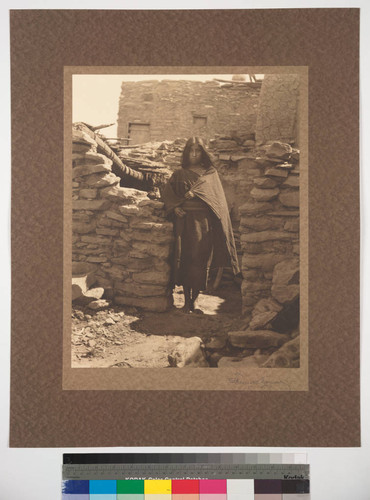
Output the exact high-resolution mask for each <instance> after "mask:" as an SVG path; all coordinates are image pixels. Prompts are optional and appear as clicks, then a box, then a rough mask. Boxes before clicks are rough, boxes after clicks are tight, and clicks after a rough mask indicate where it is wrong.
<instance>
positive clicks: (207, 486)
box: [199, 479, 227, 495]
mask: <svg viewBox="0 0 370 500" xmlns="http://www.w3.org/2000/svg"><path fill="white" fill-rule="evenodd" d="M199 493H200V494H203V493H208V494H209V493H214V494H218V495H220V494H226V493H227V480H226V479H201V480H200V481H199Z"/></svg>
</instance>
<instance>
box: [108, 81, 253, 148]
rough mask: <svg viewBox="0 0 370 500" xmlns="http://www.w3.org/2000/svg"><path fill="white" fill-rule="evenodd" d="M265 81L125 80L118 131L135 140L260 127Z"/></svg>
mask: <svg viewBox="0 0 370 500" xmlns="http://www.w3.org/2000/svg"><path fill="white" fill-rule="evenodd" d="M260 89H261V82H240V81H239V82H238V81H234V82H232V83H231V82H230V83H226V84H225V83H223V82H220V81H215V80H209V81H206V82H198V81H191V80H160V81H159V80H149V81H148V80H147V81H142V82H122V87H121V95H120V100H119V110H118V119H117V122H118V130H117V136H118V137H119V138H122V139H124V140H125V141H126V143H128V144H130V145H134V144H143V143H146V142H151V141H162V140H174V139H176V138H178V137H190V136H191V135H200V136H201V137H203V139H205V140H206V142H208V140H209V139H210V138H213V137H215V136H216V135H217V134H219V135H221V136H222V135H233V133H236V132H237V133H238V135H239V136H240V135H245V136H248V135H251V134H254V133H255V131H256V123H257V112H258V102H259V95H260Z"/></svg>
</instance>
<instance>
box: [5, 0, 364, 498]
mask: <svg viewBox="0 0 370 500" xmlns="http://www.w3.org/2000/svg"><path fill="white" fill-rule="evenodd" d="M133 7H134V8H135V9H151V10H152V9H226V8H227V9H247V8H249V9H252V8H297V7H332V8H334V7H335V8H338V7H352V8H355V7H360V8H361V114H362V116H361V202H362V206H361V217H362V244H361V251H362V268H361V281H362V283H361V349H362V353H361V392H362V409H361V415H362V446H361V448H245V447H240V448H239V447H238V448H237V447H233V448H217V447H215V448H72V449H9V448H8V430H9V425H8V421H9V370H10V361H9V360H10V222H9V221H10V81H9V9H50V8H53V9H54V8H56V9H76V8H78V9H123V10H124V9H132V8H133ZM0 9H1V10H0V51H1V54H0V65H1V66H0V68H1V73H0V74H1V92H0V109H1V118H0V141H1V156H2V162H1V183H0V190H1V192H0V202H1V205H2V207H1V210H0V217H1V219H0V221H1V222H0V223H1V229H2V235H3V238H2V239H1V243H0V245H1V246H0V252H1V263H2V273H1V281H0V294H1V296H0V308H1V316H0V317H1V321H2V325H1V327H2V328H1V336H0V388H1V412H0V500H21V499H24V500H54V499H57V500H59V499H60V498H61V493H60V491H61V487H60V486H61V483H60V482H61V463H62V453H63V452H72V453H73V452H75V453H77V452H79V453H85V452H90V453H94V452H96V453H98V452H99V453H104V452H109V453H118V452H125V453H130V452H136V453H137V452H148V453H149V452H207V453H212V452H214V453H216V452H217V453H219V452H225V453H226V452H229V453H237V452H239V453H241V452H242V453H248V452H249V453H256V452H257V453H262V452H263V453H278V452H284V453H288V452H289V453H302V452H303V453H308V458H309V463H310V464H311V499H313V500H349V499H351V500H352V499H353V500H370V363H369V358H370V340H369V324H370V262H369V257H368V256H369V254H370V236H369V231H370V224H369V219H370V199H369V198H370V173H369V170H370V146H369V145H370V140H369V137H370V129H369V100H370V92H369V89H370V67H369V66H370V65H369V49H370V43H369V31H370V15H369V14H370V2H369V1H368V0H362V1H361V0H360V1H357V2H355V1H347V2H344V1H340V0H338V1H336V2H334V1H321V2H319V1H317V2H312V1H300V2H299V1H263V0H259V1H258V2H257V1H255V2H252V1H248V0H244V1H242V0H240V1H235V0H229V1H228V2H226V1H225V0H212V1H210V0H209V1H205V0H186V1H184V0H182V1H180V0H178V1H174V0H173V1H172V2H170V1H169V0H156V1H155V2H154V1H152V2H149V1H148V0H145V1H144V0H141V1H139V0H132V1H131V2H128V1H121V2H118V1H112V0H107V1H106V2H104V3H103V2H101V1H97V0H96V1H94V0H90V1H81V0H80V1H78V0H75V1H71V0H64V1H52V0H50V1H41V0H39V1H28V2H27V1H21V0H19V1H13V2H10V1H8V0H5V2H4V1H3V2H2V4H1V7H0ZM344 76H345V77H346V78H347V77H350V75H349V76H348V75H344ZM366 89H367V91H366ZM343 286H345V283H343Z"/></svg>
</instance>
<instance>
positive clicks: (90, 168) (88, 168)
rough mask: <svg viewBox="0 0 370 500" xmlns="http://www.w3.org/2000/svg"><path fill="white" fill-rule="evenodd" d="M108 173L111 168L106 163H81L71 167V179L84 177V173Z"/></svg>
mask: <svg viewBox="0 0 370 500" xmlns="http://www.w3.org/2000/svg"><path fill="white" fill-rule="evenodd" d="M102 172H103V173H109V172H111V169H110V168H109V166H108V165H105V164H104V163H100V164H97V165H81V166H79V167H74V168H73V169H72V179H76V178H77V177H84V176H86V175H91V174H98V173H102Z"/></svg>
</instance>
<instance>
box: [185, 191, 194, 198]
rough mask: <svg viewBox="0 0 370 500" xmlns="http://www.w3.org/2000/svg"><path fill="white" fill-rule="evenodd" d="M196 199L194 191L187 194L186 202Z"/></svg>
mask: <svg viewBox="0 0 370 500" xmlns="http://www.w3.org/2000/svg"><path fill="white" fill-rule="evenodd" d="M194 197H195V194H194V193H193V192H192V191H188V192H187V193H185V199H186V200H190V198H194Z"/></svg>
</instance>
